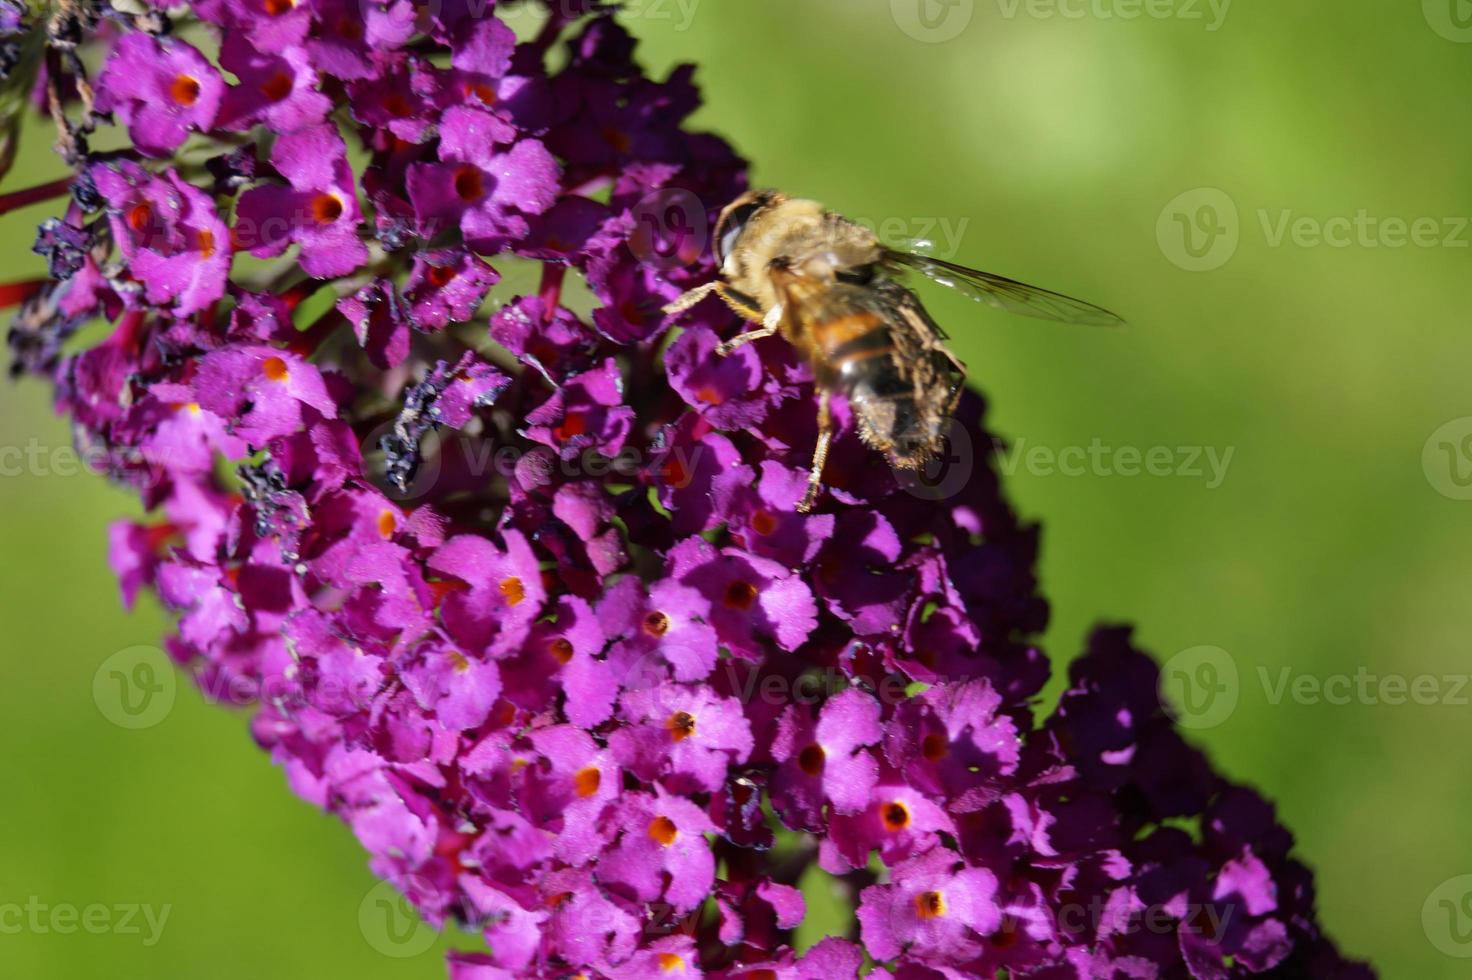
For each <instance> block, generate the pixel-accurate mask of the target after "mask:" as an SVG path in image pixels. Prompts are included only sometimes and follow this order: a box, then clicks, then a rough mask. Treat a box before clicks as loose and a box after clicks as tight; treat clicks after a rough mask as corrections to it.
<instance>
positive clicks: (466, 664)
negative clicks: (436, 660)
mask: <svg viewBox="0 0 1472 980" xmlns="http://www.w3.org/2000/svg"><path fill="white" fill-rule="evenodd" d="M450 666H451V667H453V668H455V673H457V674H464V673H468V672H469V671H470V661H469V660H467V659H465V654H463V653H461V652H460V651H459V650H451V651H450Z"/></svg>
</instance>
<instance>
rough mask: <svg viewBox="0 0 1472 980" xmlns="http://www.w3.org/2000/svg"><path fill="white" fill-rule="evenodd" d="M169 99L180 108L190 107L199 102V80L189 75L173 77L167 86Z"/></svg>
mask: <svg viewBox="0 0 1472 980" xmlns="http://www.w3.org/2000/svg"><path fill="white" fill-rule="evenodd" d="M169 98H171V99H173V100H174V101H175V102H176V103H177V104H179V105H182V106H192V105H194V103H196V102H198V101H199V79H197V78H194V77H193V76H191V75H175V76H174V81H173V82H172V83H170V85H169Z"/></svg>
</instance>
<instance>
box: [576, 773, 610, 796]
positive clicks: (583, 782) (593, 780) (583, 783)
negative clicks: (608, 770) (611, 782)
mask: <svg viewBox="0 0 1472 980" xmlns="http://www.w3.org/2000/svg"><path fill="white" fill-rule="evenodd" d="M572 781H573V789H574V790H575V791H576V792H577V794H578V795H579V796H581V797H585V798H586V797H589V796H592V795H593V794H595V793H597V792H598V787H599V785H600V784H601V783H602V782H603V773H602V772H600V771H599V769H598V767H597V766H584V767H583V768H582V769H579V770H578V771H577V772H576V773H574V774H573V777H572Z"/></svg>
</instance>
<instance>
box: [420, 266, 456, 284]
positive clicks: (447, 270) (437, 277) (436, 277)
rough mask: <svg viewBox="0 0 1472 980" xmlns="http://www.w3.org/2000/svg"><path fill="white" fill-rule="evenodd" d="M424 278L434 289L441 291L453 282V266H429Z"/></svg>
mask: <svg viewBox="0 0 1472 980" xmlns="http://www.w3.org/2000/svg"><path fill="white" fill-rule="evenodd" d="M425 278H426V279H428V280H429V284H430V285H431V286H433V287H434V288H435V289H443V288H444V287H445V286H447V285H449V284H450V283H452V282H454V281H455V267H454V266H453V265H431V266H430V267H429V268H428V269H427V270H426V272H425Z"/></svg>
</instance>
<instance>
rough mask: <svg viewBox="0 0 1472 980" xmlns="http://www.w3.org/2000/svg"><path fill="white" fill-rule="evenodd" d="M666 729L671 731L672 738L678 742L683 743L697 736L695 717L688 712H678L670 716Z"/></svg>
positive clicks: (665, 724) (665, 725)
mask: <svg viewBox="0 0 1472 980" xmlns="http://www.w3.org/2000/svg"><path fill="white" fill-rule="evenodd" d="M664 727H666V728H668V729H669V730H670V737H671V738H673V739H674V740H675V741H676V742H682V741H684V740H685V739H687V738H689V737H690V736H691V735H694V734H695V716H694V715H692V714H690V713H689V712H688V711H676V712H675V713H674V714H672V715H670V717H669V720H668V721H666V722H665V723H664Z"/></svg>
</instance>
